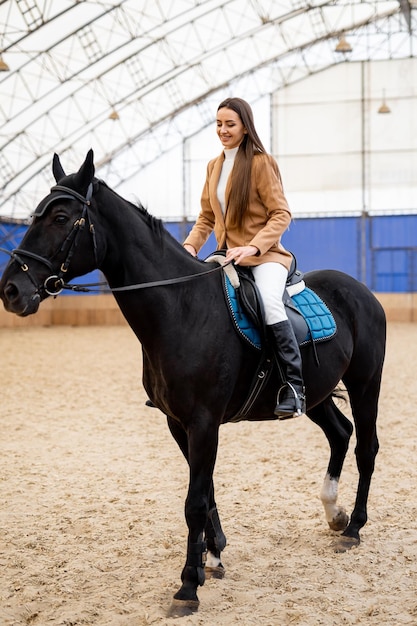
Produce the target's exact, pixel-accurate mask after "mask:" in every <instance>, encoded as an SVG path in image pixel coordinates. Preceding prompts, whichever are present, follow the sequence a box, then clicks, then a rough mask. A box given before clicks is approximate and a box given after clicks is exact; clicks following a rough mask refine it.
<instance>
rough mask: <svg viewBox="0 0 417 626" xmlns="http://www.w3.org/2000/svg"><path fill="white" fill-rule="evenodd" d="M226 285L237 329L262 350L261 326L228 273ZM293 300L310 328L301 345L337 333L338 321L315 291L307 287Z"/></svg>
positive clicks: (251, 343) (228, 300)
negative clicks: (247, 310) (251, 314)
mask: <svg viewBox="0 0 417 626" xmlns="http://www.w3.org/2000/svg"><path fill="white" fill-rule="evenodd" d="M224 285H225V295H226V300H227V302H228V304H229V308H230V312H231V315H232V319H233V322H234V324H235V327H236V330H237V331H238V333H239V334H240V335H241V336H242V337H243V338H244V339H245V340H246V341H247V342H248V343H249V344H250V345H251V346H252V347H254V348H256V349H258V350H260V349H261V348H262V341H261V333H260V331H259V328H258V326H256V325H255V324H254V322H253V321H252V319H250V318H249V317H248V315H247V314H246V313H245V311H244V310H243V309H242V307H241V305H240V302H239V300H238V297H237V294H236V290H235V288H234V287H233V286H232V284H231V282H230V280H229V278H228V276H227V275H226V274H225V275H224ZM291 300H292V301H293V304H294V306H295V307H296V308H297V310H298V311H299V312H300V314H301V315H302V316H303V318H304V319H305V321H306V324H307V328H308V332H307V335H306V337H305V339H304V340H303V341H301V343H300V345H304V344H306V343H308V342H309V341H314V342H319V341H325V340H326V339H330V338H331V337H333V336H334V335H335V334H336V330H337V328H336V322H335V320H334V317H333V315H332V313H331V312H330V310H329V309H328V307H327V306H326V304H325V303H324V302H323V300H322V299H321V298H319V296H318V295H317V294H316V293H315V292H314V291H312V290H311V289H309V288H308V287H305V288H304V289H303V291H301V292H300V293H298V294H296V295H293V296H291Z"/></svg>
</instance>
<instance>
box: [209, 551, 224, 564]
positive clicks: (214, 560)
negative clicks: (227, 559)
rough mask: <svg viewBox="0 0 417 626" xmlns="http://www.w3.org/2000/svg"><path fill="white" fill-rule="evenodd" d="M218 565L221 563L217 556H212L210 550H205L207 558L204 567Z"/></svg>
mask: <svg viewBox="0 0 417 626" xmlns="http://www.w3.org/2000/svg"><path fill="white" fill-rule="evenodd" d="M219 565H221V560H220V559H219V558H218V557H217V556H214V554H213V553H212V552H210V551H208V552H207V558H206V567H213V568H215V567H218V566H219Z"/></svg>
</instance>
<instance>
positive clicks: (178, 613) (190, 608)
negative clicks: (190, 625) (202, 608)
mask: <svg viewBox="0 0 417 626" xmlns="http://www.w3.org/2000/svg"><path fill="white" fill-rule="evenodd" d="M199 604H200V602H199V600H176V599H175V598H174V599H173V601H172V604H171V606H170V607H169V610H168V612H167V617H186V616H187V615H192V614H193V613H195V612H196V611H198V606H199Z"/></svg>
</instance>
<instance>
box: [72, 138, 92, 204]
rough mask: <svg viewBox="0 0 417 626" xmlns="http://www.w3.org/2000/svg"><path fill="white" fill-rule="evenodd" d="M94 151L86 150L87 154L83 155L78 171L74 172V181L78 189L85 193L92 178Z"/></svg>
mask: <svg viewBox="0 0 417 626" xmlns="http://www.w3.org/2000/svg"><path fill="white" fill-rule="evenodd" d="M94 172H95V168H94V152H93V151H92V150H91V148H90V150H89V151H88V152H87V156H86V157H85V161H84V163H83V164H82V165H81V167H80V169H79V170H78V172H77V173H76V174H75V182H76V184H77V187H78V189H79V190H80V191H81V192H82V193H84V194H85V193H86V191H87V189H88V185H89V184H90V183H91V182H92V180H93V178H94Z"/></svg>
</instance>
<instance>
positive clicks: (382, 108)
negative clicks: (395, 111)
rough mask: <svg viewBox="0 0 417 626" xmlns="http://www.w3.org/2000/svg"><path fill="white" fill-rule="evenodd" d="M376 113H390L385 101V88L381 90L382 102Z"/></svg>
mask: <svg viewBox="0 0 417 626" xmlns="http://www.w3.org/2000/svg"><path fill="white" fill-rule="evenodd" d="M378 113H391V109H390V108H389V106H388V104H387V103H386V102H385V89H384V90H383V91H382V104H381V106H380V107H379V109H378Z"/></svg>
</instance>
